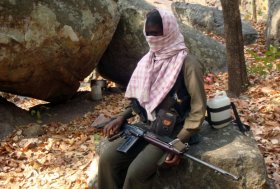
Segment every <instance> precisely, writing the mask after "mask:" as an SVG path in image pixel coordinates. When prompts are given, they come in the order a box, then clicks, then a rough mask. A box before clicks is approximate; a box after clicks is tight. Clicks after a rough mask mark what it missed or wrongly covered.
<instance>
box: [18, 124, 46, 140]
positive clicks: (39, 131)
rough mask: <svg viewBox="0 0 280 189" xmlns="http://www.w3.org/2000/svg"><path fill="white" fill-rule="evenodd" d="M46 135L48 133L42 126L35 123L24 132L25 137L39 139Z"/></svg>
mask: <svg viewBox="0 0 280 189" xmlns="http://www.w3.org/2000/svg"><path fill="white" fill-rule="evenodd" d="M45 133H46V132H45V130H44V129H43V128H42V126H41V125H39V124H36V123H33V124H30V125H29V126H28V127H27V128H26V129H24V130H23V132H22V135H23V136H25V137H38V136H42V135H43V134H45Z"/></svg>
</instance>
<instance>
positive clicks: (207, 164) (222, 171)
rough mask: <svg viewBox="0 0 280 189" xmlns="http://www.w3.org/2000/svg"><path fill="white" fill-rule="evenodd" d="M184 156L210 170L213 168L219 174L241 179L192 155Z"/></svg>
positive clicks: (185, 154)
mask: <svg viewBox="0 0 280 189" xmlns="http://www.w3.org/2000/svg"><path fill="white" fill-rule="evenodd" d="M183 156H185V157H187V158H189V159H191V160H193V161H196V162H198V163H200V164H203V165H205V166H206V167H209V168H211V169H213V170H215V171H217V172H219V173H221V174H223V175H225V176H229V177H232V178H233V179H234V180H238V179H239V177H238V176H236V175H233V174H231V173H229V172H227V171H225V170H223V169H221V168H219V167H216V166H215V165H212V164H209V163H207V162H205V161H202V160H201V159H198V158H196V157H194V156H192V155H190V154H187V153H184V154H183Z"/></svg>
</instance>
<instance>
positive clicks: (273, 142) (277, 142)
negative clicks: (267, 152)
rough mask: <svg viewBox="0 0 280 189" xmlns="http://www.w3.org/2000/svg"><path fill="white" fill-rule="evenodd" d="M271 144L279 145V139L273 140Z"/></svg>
mask: <svg viewBox="0 0 280 189" xmlns="http://www.w3.org/2000/svg"><path fill="white" fill-rule="evenodd" d="M271 143H272V144H279V140H278V139H271Z"/></svg>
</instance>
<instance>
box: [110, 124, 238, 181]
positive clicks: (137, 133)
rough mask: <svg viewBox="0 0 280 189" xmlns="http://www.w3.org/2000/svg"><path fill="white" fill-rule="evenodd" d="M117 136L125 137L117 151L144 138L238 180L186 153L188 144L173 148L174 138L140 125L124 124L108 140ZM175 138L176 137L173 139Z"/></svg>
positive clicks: (235, 177) (234, 176) (130, 146)
mask: <svg viewBox="0 0 280 189" xmlns="http://www.w3.org/2000/svg"><path fill="white" fill-rule="evenodd" d="M118 137H125V139H126V140H125V142H124V143H122V144H121V145H120V146H119V147H118V148H117V150H118V151H119V152H123V153H127V152H128V150H129V149H131V148H132V147H133V145H134V144H135V143H136V142H137V141H138V140H139V139H140V138H142V139H144V140H145V141H147V142H149V143H151V144H153V145H155V146H157V147H159V148H161V149H163V150H165V151H167V152H169V153H173V154H177V155H179V156H181V157H186V158H189V159H191V160H193V161H196V162H198V163H200V164H203V165H205V166H207V167H209V168H211V169H213V170H214V171H215V172H218V173H220V174H222V175H225V176H228V177H231V178H233V179H234V180H238V179H239V177H238V176H236V175H233V174H231V173H229V172H227V171H225V170H223V169H221V168H219V167H216V166H215V165H212V164H209V163H207V162H205V161H202V160H200V159H198V158H196V157H194V156H192V155H190V154H188V153H186V151H187V150H188V148H189V146H188V145H186V148H185V150H183V151H179V150H178V149H177V148H175V145H174V140H173V139H171V138H169V137H165V136H164V137H162V136H158V135H156V134H154V133H152V132H150V131H146V130H144V129H142V128H140V127H137V126H134V125H129V124H124V125H123V126H122V130H121V131H120V132H119V133H118V134H116V135H114V136H112V137H111V138H109V139H108V140H109V141H113V140H115V139H117V138H118ZM175 140H176V139H175Z"/></svg>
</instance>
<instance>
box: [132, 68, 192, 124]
mask: <svg viewBox="0 0 280 189" xmlns="http://www.w3.org/2000/svg"><path fill="white" fill-rule="evenodd" d="M190 101H191V97H190V95H189V93H188V91H187V89H186V86H185V82H184V73H183V69H182V70H181V71H180V73H179V76H178V78H177V80H176V82H175V84H174V86H173V87H172V89H171V90H170V91H169V93H168V94H167V95H166V97H165V98H164V99H163V101H162V102H161V103H160V104H159V105H158V106H157V107H156V109H155V113H156V117H157V119H158V117H159V114H160V113H161V112H162V110H164V111H167V112H171V113H172V114H173V115H175V117H176V123H175V127H177V126H179V125H182V124H183V123H184V120H185V118H186V117H187V116H188V113H189V112H190V109H191V107H190ZM132 109H133V111H134V112H135V113H136V114H138V115H139V116H140V120H141V122H143V123H146V124H147V125H151V126H152V125H153V124H154V122H156V121H158V120H155V121H153V122H150V121H148V119H147V112H146V110H145V109H144V108H143V107H142V106H141V105H140V104H139V102H138V101H137V99H132Z"/></svg>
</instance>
